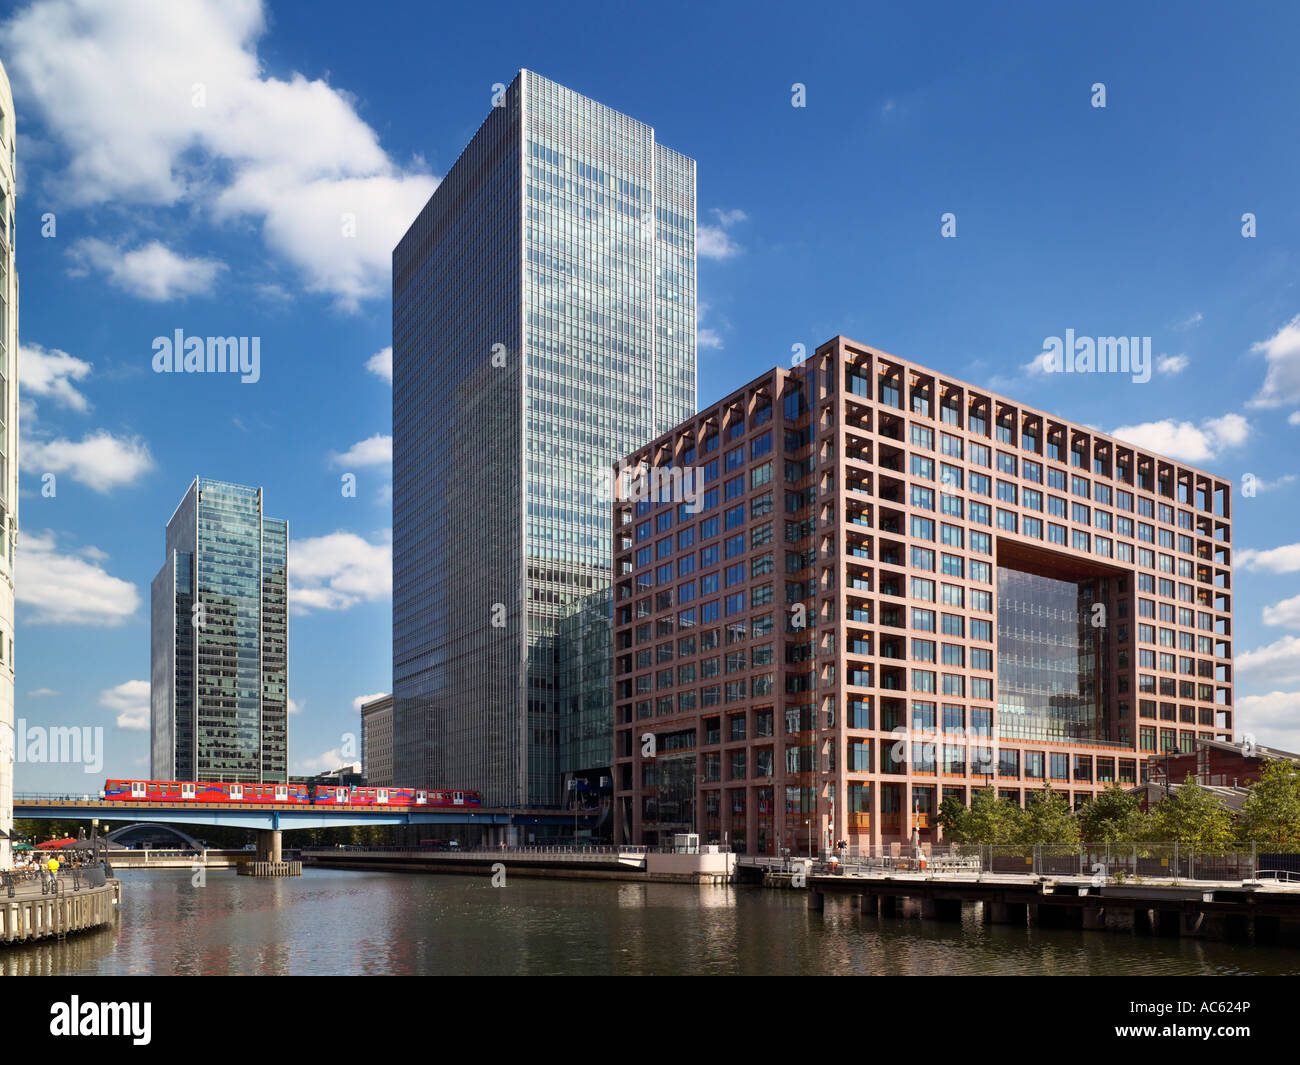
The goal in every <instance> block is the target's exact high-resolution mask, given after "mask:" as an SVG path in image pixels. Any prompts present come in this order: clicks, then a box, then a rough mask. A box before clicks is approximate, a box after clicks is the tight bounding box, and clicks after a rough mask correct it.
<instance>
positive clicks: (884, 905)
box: [880, 895, 901, 917]
mask: <svg viewBox="0 0 1300 1065" xmlns="http://www.w3.org/2000/svg"><path fill="white" fill-rule="evenodd" d="M899 909H901V907H900V906H899V900H898V896H897V895H881V896H880V916H881V917H897V916H898V915H899V913H898V911H899Z"/></svg>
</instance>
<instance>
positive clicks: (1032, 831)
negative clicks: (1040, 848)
mask: <svg viewBox="0 0 1300 1065" xmlns="http://www.w3.org/2000/svg"><path fill="white" fill-rule="evenodd" d="M1014 838H1015V842H1017V843H1024V844H1034V843H1078V842H1079V819H1078V818H1077V817H1076V816H1075V814H1074V811H1073V810H1071V809H1070V804H1069V802H1068V801H1067V800H1066V798H1065V796H1064V795H1062V794H1060V793H1059V792H1056V791H1053V790H1052V785H1051V782H1050V781H1044V782H1043V787H1042V790H1040V791H1036V792H1034V793H1033V794H1032V795H1030V796H1029V801H1028V803H1027V804H1026V806H1025V810H1024V812H1023V813H1022V814H1021V816H1020V818H1019V823H1018V824H1017V826H1016V832H1015V837H1014Z"/></svg>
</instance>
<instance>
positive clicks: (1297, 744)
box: [1233, 691, 1300, 751]
mask: <svg viewBox="0 0 1300 1065" xmlns="http://www.w3.org/2000/svg"><path fill="white" fill-rule="evenodd" d="M1233 724H1234V725H1235V726H1236V733H1237V735H1238V736H1242V735H1244V734H1245V733H1247V732H1249V733H1252V734H1253V735H1254V737H1255V742H1256V743H1262V744H1263V745H1264V746H1265V747H1277V748H1280V749H1281V750H1284V751H1296V750H1300V691H1291V692H1284V691H1272V692H1269V693H1268V694H1267V695H1246V696H1241V697H1238V699H1237V703H1236V720H1235V721H1234V722H1233Z"/></svg>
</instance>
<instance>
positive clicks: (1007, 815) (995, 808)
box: [958, 787, 1020, 843]
mask: <svg viewBox="0 0 1300 1065" xmlns="http://www.w3.org/2000/svg"><path fill="white" fill-rule="evenodd" d="M1019 821H1020V809H1019V808H1018V807H1016V806H1013V805H1012V804H1011V802H1010V801H1009V800H1007V799H1003V798H1000V797H999V796H998V794H997V792H995V791H994V790H993V789H992V788H991V787H988V788H984V789H983V790H982V791H978V792H976V793H975V798H974V799H972V800H971V804H970V809H969V810H968V811H967V816H966V819H965V821H964V823H963V833H964V835H965V837H966V838H965V839H962V840H959V841H958V842H961V843H1010V842H1011V841H1012V840H1013V839H1014V838H1015V835H1016V828H1017V825H1018V823H1019Z"/></svg>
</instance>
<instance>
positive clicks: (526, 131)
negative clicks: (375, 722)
mask: <svg viewBox="0 0 1300 1065" xmlns="http://www.w3.org/2000/svg"><path fill="white" fill-rule="evenodd" d="M496 103H497V106H494V107H493V108H492V110H491V112H490V114H489V115H488V117H487V119H486V121H484V123H483V125H482V126H481V127H480V128H479V130H478V132H477V133H476V134H475V136H474V138H473V140H472V141H471V142H470V144H469V146H468V147H467V148H466V149H465V151H464V152H463V153H462V154H461V156H460V158H459V159H457V161H456V163H455V165H453V166H452V168H451V169H450V171H449V172H448V174H447V176H446V177H445V178H444V179H443V181H442V183H441V184H440V185H439V186H438V189H437V191H436V192H435V193H434V195H433V197H432V198H431V199H430V200H429V202H428V204H427V205H426V206H425V207H424V209H423V210H422V211H421V212H420V215H419V217H418V218H417V219H416V220H415V222H414V223H413V224H412V226H411V228H410V230H409V231H408V232H407V233H406V235H405V236H404V237H403V238H402V241H401V243H400V244H398V246H397V248H396V250H395V251H394V253H393V777H394V783H396V784H400V785H411V786H421V787H435V788H451V787H455V788H473V789H477V790H478V791H479V792H481V793H482V795H483V800H484V802H485V804H487V805H489V806H523V805H527V806H556V805H560V804H561V802H562V800H563V797H564V796H565V795H566V794H567V793H568V791H569V788H568V781H569V780H572V779H576V778H578V777H581V778H582V779H584V780H591V779H596V780H599V778H600V777H601V776H607V775H608V774H609V762H608V758H609V750H610V743H609V739H608V736H609V721H610V714H609V708H608V691H609V688H608V685H607V684H605V683H603V681H602V682H601V683H599V684H598V685H596V687H597V688H598V689H599V690H593V688H592V686H591V685H585V686H584V692H585V694H579V695H578V696H576V697H575V698H574V699H572V700H571V699H570V698H569V697H568V695H567V693H566V691H565V686H564V685H565V676H566V671H567V669H568V663H569V662H570V661H571V659H572V656H571V655H570V654H568V652H567V651H566V650H565V647H564V644H563V641H564V639H565V631H563V630H565V628H566V626H565V622H566V619H567V618H569V617H570V616H571V615H573V614H574V613H586V614H588V615H590V614H591V611H593V610H595V611H596V612H597V613H598V611H599V604H598V600H599V598H600V595H601V593H602V592H604V591H606V590H607V589H608V587H609V577H610V575H609V558H610V531H609V500H610V491H609V484H608V480H609V477H608V471H609V468H610V466H611V465H612V463H613V462H614V461H615V460H617V459H618V458H619V457H620V456H621V455H624V454H626V453H627V452H629V451H631V450H632V449H633V448H636V447H638V446H640V445H641V444H643V443H644V442H645V441H647V440H650V439H652V438H654V437H655V436H657V435H658V434H660V433H663V432H665V431H666V430H667V429H668V428H669V427H671V426H673V425H676V424H677V423H678V422H680V421H681V420H682V419H683V418H685V417H687V416H688V415H689V414H690V413H691V411H693V410H694V409H695V163H694V161H693V160H691V159H688V158H687V157H685V156H683V155H680V154H678V153H677V152H674V151H672V150H670V149H668V148H665V147H663V146H662V145H660V144H659V143H658V142H657V141H656V138H655V131H654V129H653V128H651V127H650V126H647V125H645V124H644V123H641V122H638V121H636V120H635V119H632V118H629V117H628V116H626V115H622V114H619V113H618V112H617V111H613V110H611V109H610V108H608V107H606V106H604V105H603V104H600V103H597V102H596V101H594V100H590V99H588V98H586V97H584V96H580V95H579V94H577V93H575V92H572V91H570V90H568V89H566V88H563V87H562V86H560V85H557V84H555V83H554V82H552V81H548V80H547V79H546V78H543V77H540V76H539V75H537V74H534V73H532V72H531V71H527V70H524V71H521V72H520V73H519V75H518V76H517V77H516V78H515V79H514V80H513V81H512V82H511V84H510V85H509V86H508V87H507V88H506V89H505V90H504V92H503V93H502V94H501V96H500V98H499V100H498V101H496ZM595 624H596V627H597V628H599V624H600V623H599V622H595ZM605 624H607V623H605ZM568 631H570V632H573V633H575V634H576V635H577V636H578V637H579V638H582V639H584V640H585V641H586V646H588V647H590V648H592V649H594V648H596V647H597V646H599V644H600V640H601V637H600V634H599V632H593V631H591V630H590V626H587V625H585V624H583V623H582V622H574V623H572V624H571V625H569V626H568ZM593 668H598V667H595V666H593ZM570 718H571V719H570ZM593 730H596V731H599V732H600V733H602V734H601V735H596V736H593V735H592V733H593ZM562 734H564V735H565V736H566V737H570V736H571V737H573V740H574V742H568V740H566V741H565V743H564V744H563V745H562V744H561V735H562ZM593 740H595V741H596V742H591V741H593ZM566 752H567V753H566ZM570 755H571V756H572V757H571V758H570ZM591 757H595V758H598V759H599V762H598V763H596V764H585V763H586V761H587V760H588V759H589V758H591Z"/></svg>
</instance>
